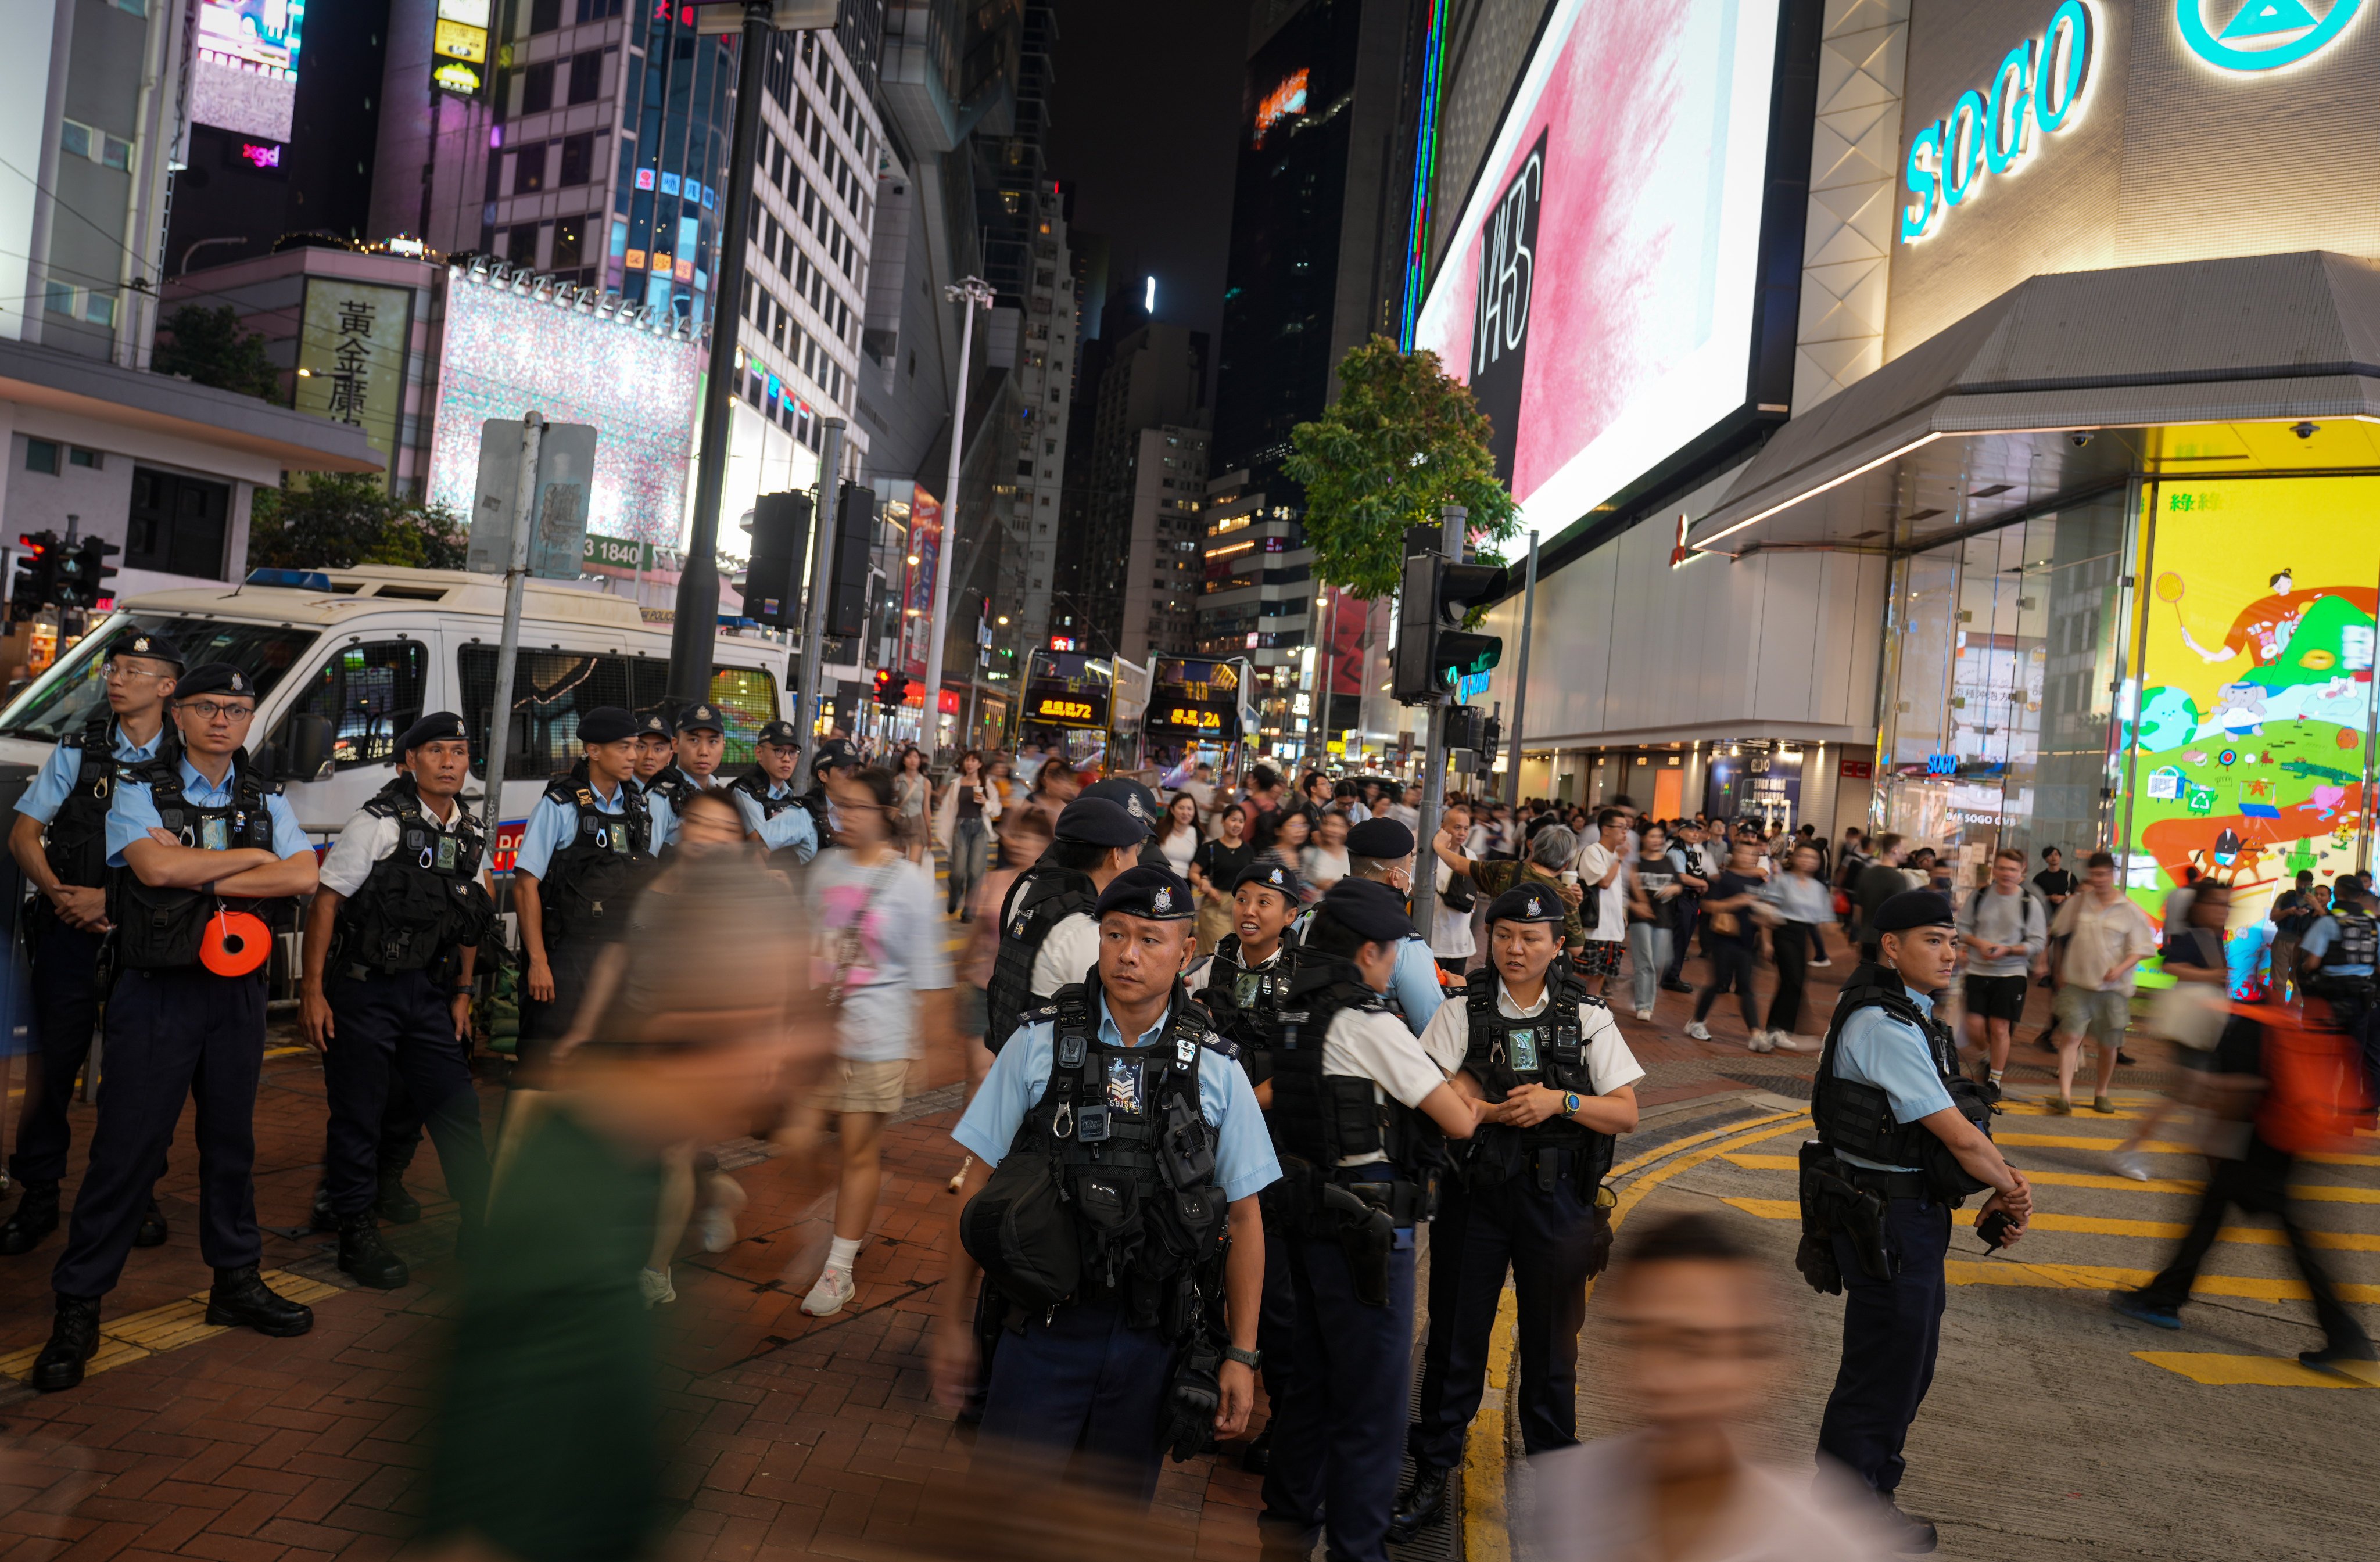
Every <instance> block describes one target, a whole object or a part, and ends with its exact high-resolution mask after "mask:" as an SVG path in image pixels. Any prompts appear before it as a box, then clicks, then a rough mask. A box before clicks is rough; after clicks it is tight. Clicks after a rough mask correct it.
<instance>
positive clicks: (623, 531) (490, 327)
mask: <svg viewBox="0 0 2380 1562" xmlns="http://www.w3.org/2000/svg"><path fill="white" fill-rule="evenodd" d="M444 341H445V346H444V352H443V357H442V358H441V361H440V365H439V373H438V411H437V421H436V422H435V424H434V425H433V426H432V429H431V446H430V488H429V496H430V497H431V499H432V500H435V501H438V502H441V503H446V504H451V505H453V506H454V507H455V511H456V513H457V514H460V515H468V514H469V513H470V510H471V504H472V501H473V499H474V498H475V496H476V495H477V493H478V490H479V476H480V423H481V422H482V421H483V420H485V419H487V418H519V417H520V416H521V415H522V414H523V413H525V412H528V411H529V410H531V409H532V408H533V409H535V410H536V411H538V412H540V413H541V414H543V415H544V417H545V418H546V420H547V421H548V422H552V423H591V424H593V425H594V427H595V489H594V492H593V493H592V494H590V495H589V499H588V509H587V529H588V530H589V532H593V533H597V534H600V535H601V536H604V537H624V538H636V539H641V540H643V541H647V542H655V543H659V544H661V545H662V546H663V547H674V546H675V545H676V543H677V539H678V534H679V531H680V528H681V527H682V524H683V522H684V520H685V517H686V466H687V453H688V451H689V449H690V448H691V444H692V438H693V433H694V417H695V404H696V391H697V387H698V384H699V381H700V378H701V363H700V359H699V357H698V355H699V353H700V348H699V347H698V345H696V344H695V343H692V342H688V341H683V340H680V339H679V338H677V337H674V336H670V335H656V334H654V333H651V332H649V331H644V330H641V329H638V328H637V327H635V326H631V325H623V324H615V323H613V321H606V320H602V319H599V318H598V317H596V316H593V315H588V314H581V313H579V312H578V311H577V310H576V309H564V308H562V307H560V306H558V305H555V304H553V303H551V302H542V301H540V300H539V299H537V298H534V297H528V296H526V295H523V294H519V293H515V292H513V291H512V290H511V289H510V288H509V287H491V286H486V285H480V284H479V283H474V282H468V281H466V280H464V279H463V278H462V277H459V276H457V277H454V278H452V279H451V280H450V281H449V283H448V285H447V288H446V323H445V335H444Z"/></svg>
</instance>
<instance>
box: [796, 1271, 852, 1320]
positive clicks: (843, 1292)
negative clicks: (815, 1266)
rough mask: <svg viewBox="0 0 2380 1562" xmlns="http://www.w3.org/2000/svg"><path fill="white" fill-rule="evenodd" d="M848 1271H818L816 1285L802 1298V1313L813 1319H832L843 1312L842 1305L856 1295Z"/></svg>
mask: <svg viewBox="0 0 2380 1562" xmlns="http://www.w3.org/2000/svg"><path fill="white" fill-rule="evenodd" d="M858 1291H859V1288H858V1287H857V1286H856V1285H855V1284H853V1283H852V1278H851V1271H850V1270H848V1269H836V1268H832V1267H830V1268H826V1269H821V1270H820V1271H819V1277H818V1284H816V1285H814V1286H812V1287H810V1293H809V1294H808V1295H807V1296H805V1297H803V1298H802V1311H803V1312H805V1313H807V1314H809V1315H810V1316H811V1317H813V1318H832V1317H833V1316H834V1315H835V1314H837V1313H840V1312H842V1311H843V1308H844V1303H845V1302H849V1301H850V1300H851V1299H852V1298H853V1297H854V1296H855V1295H856V1294H858Z"/></svg>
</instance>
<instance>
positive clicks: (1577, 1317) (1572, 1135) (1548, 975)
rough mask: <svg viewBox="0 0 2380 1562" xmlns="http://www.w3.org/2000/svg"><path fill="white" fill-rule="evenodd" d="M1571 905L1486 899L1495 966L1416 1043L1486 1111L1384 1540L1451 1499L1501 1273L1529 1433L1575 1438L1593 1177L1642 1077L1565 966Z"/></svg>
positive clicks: (1593, 1225) (1524, 1430)
mask: <svg viewBox="0 0 2380 1562" xmlns="http://www.w3.org/2000/svg"><path fill="white" fill-rule="evenodd" d="M1569 910H1570V908H1569V906H1568V904H1567V903H1566V902H1564V901H1563V900H1562V898H1561V896H1560V894H1559V893H1558V892H1557V886H1554V885H1550V884H1545V883H1540V882H1536V881H1530V882H1524V883H1522V884H1519V885H1515V886H1514V887H1513V888H1512V889H1510V890H1505V891H1504V892H1503V893H1502V894H1500V895H1499V896H1497V897H1496V899H1495V901H1494V902H1491V903H1490V904H1489V905H1488V962H1489V963H1488V964H1487V965H1486V966H1483V967H1482V968H1480V969H1479V970H1477V971H1474V972H1473V973H1472V974H1471V979H1470V981H1469V982H1468V983H1467V984H1466V985H1465V987H1464V992H1463V1000H1462V1001H1461V1002H1459V1003H1449V1004H1447V1005H1446V1006H1445V1007H1444V1008H1442V1009H1440V1010H1439V1011H1438V1013H1437V1014H1436V1016H1435V1017H1433V1018H1432V1019H1431V1021H1430V1023H1429V1028H1428V1029H1427V1030H1426V1031H1424V1032H1423V1033H1422V1038H1421V1044H1422V1047H1423V1050H1425V1051H1427V1053H1428V1054H1429V1055H1430V1056H1431V1057H1432V1058H1434V1059H1437V1060H1438V1062H1439V1065H1440V1066H1441V1067H1444V1068H1447V1069H1450V1070H1453V1069H1460V1070H1461V1071H1462V1072H1460V1073H1459V1074H1457V1075H1456V1076H1455V1077H1456V1085H1457V1088H1459V1089H1461V1090H1463V1092H1464V1093H1465V1094H1467V1095H1475V1096H1478V1097H1479V1098H1480V1099H1482V1100H1485V1101H1487V1102H1488V1103H1490V1104H1491V1105H1492V1106H1493V1107H1494V1108H1495V1110H1494V1111H1492V1112H1491V1113H1489V1114H1488V1115H1487V1116H1486V1117H1485V1119H1484V1120H1483V1121H1482V1122H1481V1123H1480V1126H1479V1132H1477V1133H1476V1134H1475V1136H1474V1137H1473V1139H1472V1142H1471V1145H1470V1151H1469V1154H1468V1156H1465V1158H1464V1164H1463V1171H1462V1175H1461V1176H1460V1178H1459V1179H1456V1180H1453V1181H1450V1182H1449V1184H1448V1186H1447V1188H1446V1190H1445V1193H1444V1194H1443V1195H1442V1196H1441V1198H1440V1200H1439V1212H1438V1221H1437V1225H1436V1227H1435V1229H1433V1231H1432V1232H1431V1236H1430V1265H1429V1333H1428V1337H1427V1339H1426V1340H1425V1341H1424V1343H1423V1346H1422V1378H1421V1413H1420V1416H1419V1418H1418V1419H1417V1420H1416V1421H1415V1423H1414V1426H1413V1432H1412V1435H1411V1438H1410V1441H1409V1447H1411V1449H1412V1453H1413V1460H1414V1484H1413V1486H1412V1488H1411V1489H1410V1490H1409V1491H1408V1492H1407V1493H1406V1494H1405V1495H1404V1497H1403V1500H1402V1501H1400V1502H1399V1503H1398V1505H1397V1512H1396V1518H1395V1520H1394V1531H1393V1532H1394V1533H1396V1534H1398V1535H1399V1536H1400V1537H1401V1538H1402V1537H1403V1536H1408V1535H1410V1534H1412V1533H1413V1532H1415V1530H1418V1529H1419V1528H1420V1527H1421V1526H1422V1525H1424V1524H1426V1523H1427V1522H1429V1520H1431V1519H1432V1518H1434V1517H1435V1516H1436V1515H1437V1514H1438V1512H1439V1509H1440V1508H1443V1507H1444V1505H1445V1501H1446V1473H1447V1471H1450V1470H1451V1469H1453V1468H1454V1466H1455V1464H1456V1463H1457V1462H1459V1461H1460V1460H1461V1459H1462V1457H1463V1435H1464V1431H1465V1429H1466V1428H1468V1427H1469V1425H1470V1424H1471V1417H1472V1414H1473V1412H1474V1411H1476V1410H1478V1408H1479V1396H1480V1392H1481V1390H1482V1388H1483V1386H1485V1384H1486V1382H1487V1373H1488V1335H1489V1333H1490V1331H1491V1330H1492V1329H1493V1327H1494V1326H1495V1322H1496V1302H1497V1298H1498V1297H1500V1295H1501V1294H1502V1293H1503V1290H1504V1274H1505V1271H1506V1269H1507V1268H1509V1269H1510V1270H1511V1271H1512V1290H1513V1292H1514V1300H1515V1301H1516V1302H1517V1303H1518V1307H1519V1314H1520V1359H1521V1392H1520V1421H1521V1443H1522V1446H1523V1447H1524V1448H1526V1449H1527V1450H1528V1451H1529V1452H1530V1453H1533V1454H1535V1453H1542V1452H1544V1451H1545V1450H1546V1449H1548V1448H1560V1447H1569V1446H1570V1445H1572V1444H1573V1443H1575V1442H1577V1441H1578V1438H1577V1435H1576V1432H1575V1426H1576V1405H1575V1399H1576V1392H1577V1390H1576V1383H1577V1377H1578V1330H1579V1325H1580V1324H1581V1323H1582V1322H1583V1321H1584V1320H1585V1314H1586V1282H1587V1281H1588V1280H1589V1279H1590V1278H1592V1277H1594V1275H1595V1273H1596V1271H1597V1270H1598V1269H1600V1268H1602V1267H1603V1261H1604V1258H1605V1256H1606V1255H1607V1254H1608V1253H1609V1251H1610V1247H1611V1225H1610V1221H1609V1218H1608V1217H1606V1215H1605V1214H1604V1209H1603V1197H1604V1195H1603V1192H1602V1190H1603V1179H1604V1177H1605V1175H1606V1174H1607V1173H1609V1171H1610V1169H1611V1158H1612V1150H1613V1146H1614V1144H1615V1141H1616V1137H1617V1135H1620V1134H1622V1133H1628V1132H1633V1131H1634V1129H1635V1127H1636V1089H1635V1082H1636V1081H1637V1080H1639V1079H1642V1078H1643V1077H1644V1075H1645V1071H1644V1069H1643V1068H1642V1067H1641V1066H1640V1065H1639V1064H1638V1063H1637V1061H1636V1059H1635V1057H1634V1056H1633V1054H1632V1053H1630V1052H1629V1050H1628V1044H1627V1043H1626V1042H1624V1041H1622V1040H1621V1035H1620V1027H1619V1025H1618V1024H1617V1023H1614V1022H1613V1020H1612V1018H1611V1011H1610V1010H1609V1009H1607V1008H1605V1007H1604V1003H1603V999H1600V998H1597V997H1595V996H1593V995H1591V994H1589V993H1588V992H1587V991H1586V989H1585V986H1584V985H1583V984H1582V983H1580V981H1579V980H1578V975H1577V970H1576V967H1574V966H1573V965H1572V964H1571V963H1570V962H1569V961H1567V960H1563V959H1560V958H1559V957H1560V953H1561V947H1562V926H1563V922H1564V919H1565V917H1566V916H1567V915H1568V914H1569Z"/></svg>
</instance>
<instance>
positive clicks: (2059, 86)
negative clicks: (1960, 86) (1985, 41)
mask: <svg viewBox="0 0 2380 1562" xmlns="http://www.w3.org/2000/svg"><path fill="white" fill-rule="evenodd" d="M2098 35H2099V29H2098V24H2097V22H2096V20H2095V18H2094V17H2093V14H2092V10H2091V7H2090V6H2088V5H2087V4H2085V3H2084V0H2065V3H2064V4H2062V5H2060V6H2058V9H2057V10H2056V11H2055V12H2053V13H2052V14H2051V16H2050V18H2049V25H2048V26H2047V27H2046V28H2045V29H2043V30H2042V34H2041V36H2040V37H2039V38H2028V39H2026V40H2025V41H2024V42H2022V43H2020V44H2018V45H2017V46H2016V47H2015V48H2013V49H2010V51H2009V52H2008V55H2007V57H2006V58H2004V59H2002V60H2001V61H2000V63H1999V68H1998V70H1995V71H1994V72H1993V73H1992V79H1991V84H1990V86H1989V87H1988V88H1982V89H1977V88H1970V89H1969V90H1968V91H1964V92H1962V93H1961V94H1960V95H1959V101H1958V103H1956V104H1955V105H1954V106H1953V107H1952V108H1951V110H1950V113H1949V115H1948V117H1946V118H1942V119H1937V120H1936V121H1935V122H1934V123H1933V124H1931V125H1929V126H1927V127H1925V129H1923V130H1921V131H1919V132H1918V133H1917V134H1916V136H1915V137H1913V138H1912V139H1911V140H1910V143H1909V160H1908V162H1907V163H1906V164H1904V167H1903V175H1902V184H1903V188H1904V193H1905V194H1906V196H1907V200H1905V201H1904V203H1903V204H1902V206H1901V209H1900V242H1901V243H1903V244H1914V243H1915V242H1917V241H1918V240H1919V239H1921V238H1925V237H1927V236H1931V235H1932V234H1933V233H1935V232H1936V231H1937V229H1938V228H1939V227H1940V226H1941V224H1942V222H1943V220H1944V218H1946V217H1947V216H1948V215H1949V213H1950V212H1953V211H1956V210H1957V209H1958V208H1960V207H1961V206H1964V205H1966V204H1967V203H1968V202H1970V201H1973V200H1976V199H1978V198H1979V197H1980V196H1981V195H1982V194H1983V192H1984V190H1985V188H1986V187H1987V186H1988V184H1989V183H1990V181H1991V180H1993V179H1995V178H2009V177H2012V176H2014V175H2015V174H2016V173H2017V172H2018V170H2020V169H2022V167H2023V166H2024V164H2025V162H2026V161H2027V160H2028V159H2029V158H2030V157H2032V155H2033V152H2034V146H2035V144H2036V142H2037V141H2042V140H2046V139H2048V138H2050V137H2052V136H2055V135H2057V134H2058V132H2059V131H2061V130H2065V129H2067V128H2069V127H2071V126H2073V125H2074V124H2075V123H2076V121H2077V120H2078V119H2079V118H2080V117H2081V115H2082V110H2083V102H2084V100H2085V98H2086V97H2087V96H2088V95H2089V93H2090V91H2091V81H2092V78H2093V74H2094V69H2093V67H2094V66H2095V56H2096V54H2097V44H2098Z"/></svg>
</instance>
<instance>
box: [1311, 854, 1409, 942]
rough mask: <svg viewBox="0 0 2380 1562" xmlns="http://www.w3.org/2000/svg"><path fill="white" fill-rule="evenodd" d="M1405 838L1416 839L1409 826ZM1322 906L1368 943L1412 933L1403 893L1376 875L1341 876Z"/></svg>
mask: <svg viewBox="0 0 2380 1562" xmlns="http://www.w3.org/2000/svg"><path fill="white" fill-rule="evenodd" d="M1397 828H1398V829H1404V827H1403V825H1399V826H1398V827H1397ZM1405 839H1407V840H1408V841H1410V840H1411V839H1413V834H1412V832H1411V831H1410V830H1408V831H1406V835H1405ZM1322 909H1323V910H1324V911H1327V912H1329V913H1330V916H1331V920H1333V921H1335V922H1337V923H1338V924H1339V925H1340V926H1342V927H1344V928H1346V929H1347V930H1348V931H1349V932H1351V933H1353V934H1354V935H1355V936H1356V937H1357V938H1362V939H1364V940H1366V942H1369V943H1375V944H1392V943H1395V942H1397V941H1398V940H1399V939H1402V938H1412V937H1413V930H1414V928H1413V919H1412V918H1411V917H1409V916H1407V915H1406V914H1405V901H1404V897H1403V895H1400V894H1398V893H1397V892H1396V891H1395V890H1392V889H1390V888H1389V886H1387V885H1385V884H1383V883H1381V882H1380V881H1379V880H1378V879H1377V878H1342V879H1341V880H1340V881H1339V882H1338V883H1336V884H1333V885H1332V886H1330V890H1329V892H1328V893H1326V894H1325V895H1324V896H1323V897H1322Z"/></svg>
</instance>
